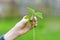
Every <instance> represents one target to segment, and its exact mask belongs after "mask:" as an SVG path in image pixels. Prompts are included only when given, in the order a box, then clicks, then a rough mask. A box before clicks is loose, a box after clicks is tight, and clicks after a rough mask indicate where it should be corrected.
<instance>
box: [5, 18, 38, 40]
mask: <svg viewBox="0 0 60 40" xmlns="http://www.w3.org/2000/svg"><path fill="white" fill-rule="evenodd" d="M32 18H33V20H34V23H33V24H30V25H27V22H28V19H26V18H25V17H23V19H22V20H21V21H19V22H18V23H17V24H16V25H15V26H14V27H13V28H12V29H11V30H10V31H8V32H7V33H6V34H5V35H4V39H5V40H14V39H16V38H17V37H19V36H21V35H23V34H25V33H27V32H28V31H30V30H31V29H32V28H34V27H35V26H36V25H37V18H36V17H32Z"/></svg>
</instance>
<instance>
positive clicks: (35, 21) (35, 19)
mask: <svg viewBox="0 0 60 40" xmlns="http://www.w3.org/2000/svg"><path fill="white" fill-rule="evenodd" d="M33 19H34V23H33V25H34V26H37V18H36V17H33Z"/></svg>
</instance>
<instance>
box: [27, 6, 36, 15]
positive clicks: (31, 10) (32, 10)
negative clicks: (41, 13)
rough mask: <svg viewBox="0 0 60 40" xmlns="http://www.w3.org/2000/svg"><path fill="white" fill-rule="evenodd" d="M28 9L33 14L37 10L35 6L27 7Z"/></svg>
mask: <svg viewBox="0 0 60 40" xmlns="http://www.w3.org/2000/svg"><path fill="white" fill-rule="evenodd" d="M27 9H28V11H29V12H30V13H31V14H32V15H33V14H34V13H35V10H34V9H33V8H30V7H27Z"/></svg>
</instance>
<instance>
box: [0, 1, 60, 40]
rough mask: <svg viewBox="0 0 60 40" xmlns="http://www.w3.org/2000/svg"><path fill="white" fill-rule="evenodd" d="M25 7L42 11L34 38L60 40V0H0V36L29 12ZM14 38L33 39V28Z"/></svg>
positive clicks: (37, 39) (20, 39) (21, 39)
mask: <svg viewBox="0 0 60 40" xmlns="http://www.w3.org/2000/svg"><path fill="white" fill-rule="evenodd" d="M27 7H32V8H34V9H35V10H36V11H40V12H42V13H43V17H44V18H43V19H40V18H38V25H37V27H36V28H35V39H34V40H60V0H0V36H1V35H4V34H5V33H6V32H8V31H9V30H10V29H11V28H12V27H14V25H15V24H16V23H17V22H18V21H20V20H21V19H22V17H23V16H24V15H27V14H29V13H28V10H27ZM16 40H33V29H32V30H31V31H29V32H28V33H26V34H25V35H23V36H21V37H19V38H17V39H16Z"/></svg>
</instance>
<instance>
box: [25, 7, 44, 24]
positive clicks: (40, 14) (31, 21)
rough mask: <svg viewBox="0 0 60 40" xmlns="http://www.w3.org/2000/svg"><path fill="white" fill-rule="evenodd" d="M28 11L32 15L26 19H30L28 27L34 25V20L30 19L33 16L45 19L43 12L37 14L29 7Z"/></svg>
mask: <svg viewBox="0 0 60 40" xmlns="http://www.w3.org/2000/svg"><path fill="white" fill-rule="evenodd" d="M27 9H28V11H29V13H30V14H29V15H27V16H26V17H25V18H26V19H29V20H28V22H27V24H28V25H30V24H32V23H33V19H32V20H31V19H30V18H31V17H32V16H37V17H39V18H41V19H43V16H42V13H41V12H35V10H34V9H33V8H30V7H27Z"/></svg>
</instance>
